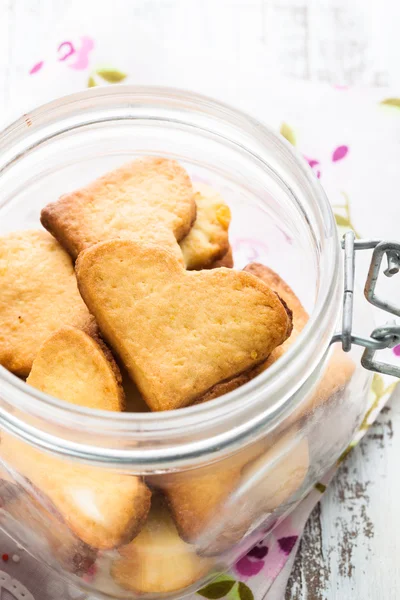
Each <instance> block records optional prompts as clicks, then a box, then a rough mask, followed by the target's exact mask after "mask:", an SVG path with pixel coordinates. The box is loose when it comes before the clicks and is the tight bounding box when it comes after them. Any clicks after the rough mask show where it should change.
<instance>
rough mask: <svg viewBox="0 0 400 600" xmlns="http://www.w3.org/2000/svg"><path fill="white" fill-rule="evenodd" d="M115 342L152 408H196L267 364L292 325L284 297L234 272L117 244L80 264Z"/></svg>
mask: <svg viewBox="0 0 400 600" xmlns="http://www.w3.org/2000/svg"><path fill="white" fill-rule="evenodd" d="M76 272H77V277H78V282H79V288H80V291H81V294H82V296H83V298H84V299H85V302H86V303H87V305H88V306H89V308H90V309H91V310H92V311H94V315H95V317H96V320H97V323H98V324H99V327H100V329H101V330H102V332H103V334H104V336H105V338H106V339H107V340H108V341H109V342H110V344H111V345H112V347H113V348H114V350H115V351H116V352H117V353H118V354H119V356H120V358H121V359H122V361H123V363H124V364H125V366H126V368H127V370H128V372H129V374H130V376H131V377H132V379H134V381H135V382H136V384H137V386H138V388H139V390H140V392H141V393H142V395H143V397H144V399H145V401H146V402H147V404H148V405H149V406H150V408H151V409H152V410H168V409H174V408H180V407H183V406H188V405H189V404H192V403H193V402H195V401H196V400H198V399H199V398H200V397H201V396H202V395H203V394H205V393H206V392H207V391H208V390H209V389H210V388H212V387H213V386H214V385H215V384H217V383H218V382H219V381H223V380H225V379H228V378H231V377H232V376H234V375H236V374H239V373H241V372H242V371H245V370H247V369H248V368H250V367H251V366H252V365H255V364H257V363H260V362H261V361H263V360H265V359H266V357H267V356H268V355H269V354H270V353H271V351H272V350H273V349H274V348H275V347H276V346H277V345H279V344H281V343H282V342H283V341H284V340H285V339H286V338H287V336H288V334H289V331H290V328H291V323H290V319H289V317H288V315H287V312H286V310H285V308H284V306H283V304H282V303H281V301H280V300H279V298H278V297H277V295H276V294H275V293H274V292H271V291H270V290H269V288H268V287H267V286H266V285H265V284H263V282H262V281H260V280H259V279H258V278H257V277H254V276H253V275H251V274H249V273H243V272H241V271H233V270H230V269H213V270H203V271H187V270H185V269H184V268H183V266H182V265H181V264H180V262H179V260H178V259H177V258H176V257H175V256H174V255H173V254H171V253H170V252H168V251H166V250H165V249H163V248H161V247H158V246H155V245H154V246H153V245H144V244H140V243H135V242H133V241H131V240H113V241H110V242H104V243H102V244H97V245H96V246H94V247H92V248H89V249H88V250H86V251H85V252H84V253H82V255H81V256H80V257H79V259H78V261H77V266H76Z"/></svg>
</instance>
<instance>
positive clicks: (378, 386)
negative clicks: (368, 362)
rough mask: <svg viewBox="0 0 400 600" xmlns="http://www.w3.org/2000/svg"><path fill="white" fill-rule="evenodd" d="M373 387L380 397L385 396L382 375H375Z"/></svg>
mask: <svg viewBox="0 0 400 600" xmlns="http://www.w3.org/2000/svg"><path fill="white" fill-rule="evenodd" d="M371 389H372V391H373V392H374V394H375V395H376V396H377V397H378V398H381V397H382V396H383V394H384V393H385V384H384V382H383V378H382V377H381V375H378V374H377V373H376V374H375V375H374V378H373V380H372V385H371Z"/></svg>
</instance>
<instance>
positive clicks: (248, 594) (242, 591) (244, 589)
mask: <svg viewBox="0 0 400 600" xmlns="http://www.w3.org/2000/svg"><path fill="white" fill-rule="evenodd" d="M238 592H239V598H240V600H254V595H253V592H252V591H251V589H250V588H249V587H248V586H247V585H246V584H245V583H243V581H239V583H238Z"/></svg>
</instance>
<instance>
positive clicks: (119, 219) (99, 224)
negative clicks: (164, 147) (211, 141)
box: [41, 157, 196, 258]
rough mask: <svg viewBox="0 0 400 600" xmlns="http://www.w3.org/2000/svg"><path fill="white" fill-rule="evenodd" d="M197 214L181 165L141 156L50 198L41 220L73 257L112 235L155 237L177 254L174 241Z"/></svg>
mask: <svg viewBox="0 0 400 600" xmlns="http://www.w3.org/2000/svg"><path fill="white" fill-rule="evenodd" d="M195 217H196V204H195V201H194V192H193V187H192V183H191V181H190V178H189V176H188V174H187V173H186V171H185V169H184V168H183V167H181V166H180V165H179V164H178V163H177V162H176V161H174V160H169V159H166V158H155V157H145V158H141V159H138V160H135V161H133V162H130V163H128V164H126V165H124V166H122V167H120V168H119V169H115V170H114V171H111V172H110V173H107V174H106V175H104V176H103V177H100V178H99V179H96V181H94V182H93V183H90V184H89V185H87V186H85V187H83V188H81V189H80V190H77V191H76V192H72V193H71V194H66V195H65V196H62V197H61V198H60V199H59V200H58V201H57V202H54V203H52V204H48V205H47V206H46V207H45V208H44V209H43V210H42V214H41V222H42V225H43V226H44V227H45V228H46V229H48V230H49V231H50V233H52V234H53V235H54V236H55V237H56V238H57V239H58V241H59V242H60V244H62V246H64V248H66V250H67V251H68V252H69V253H70V254H71V256H72V257H73V258H76V257H77V256H78V254H79V253H80V252H81V251H82V250H84V249H85V248H88V247H89V246H91V245H93V244H96V243H97V242H101V241H105V240H110V239H114V238H134V239H140V240H143V241H145V242H148V241H150V242H157V243H160V244H161V245H165V246H167V247H169V248H170V249H171V251H173V252H175V253H176V254H177V256H180V250H179V247H178V245H177V243H176V241H180V240H181V239H182V238H183V237H184V236H185V235H186V234H187V233H188V232H189V230H190V227H191V225H192V223H193V221H194V219H195Z"/></svg>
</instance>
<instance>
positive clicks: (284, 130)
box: [280, 123, 296, 146]
mask: <svg viewBox="0 0 400 600" xmlns="http://www.w3.org/2000/svg"><path fill="white" fill-rule="evenodd" d="M280 134H281V135H283V137H284V138H286V139H287V141H288V142H290V143H291V144H292V146H295V145H296V136H295V135H294V131H293V129H292V128H291V127H290V126H289V125H288V124H287V123H282V125H281V128H280Z"/></svg>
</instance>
